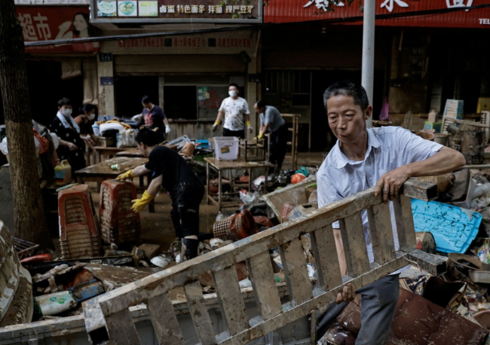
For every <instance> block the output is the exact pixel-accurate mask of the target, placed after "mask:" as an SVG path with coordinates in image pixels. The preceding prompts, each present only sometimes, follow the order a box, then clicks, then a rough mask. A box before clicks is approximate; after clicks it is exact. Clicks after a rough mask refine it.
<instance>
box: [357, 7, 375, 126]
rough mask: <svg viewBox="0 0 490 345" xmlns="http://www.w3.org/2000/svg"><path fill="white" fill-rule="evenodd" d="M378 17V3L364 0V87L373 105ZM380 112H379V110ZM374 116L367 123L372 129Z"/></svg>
mask: <svg viewBox="0 0 490 345" xmlns="http://www.w3.org/2000/svg"><path fill="white" fill-rule="evenodd" d="M375 16H376V1H375V0H364V20H363V29H362V82H361V83H362V86H364V88H365V89H366V93H367V96H368V99H369V102H370V103H371V104H373V87H374V29H375ZM378 111H379V110H378ZM372 121H373V118H372V116H371V117H370V118H369V120H368V121H367V126H368V128H370V127H372V126H373V124H372Z"/></svg>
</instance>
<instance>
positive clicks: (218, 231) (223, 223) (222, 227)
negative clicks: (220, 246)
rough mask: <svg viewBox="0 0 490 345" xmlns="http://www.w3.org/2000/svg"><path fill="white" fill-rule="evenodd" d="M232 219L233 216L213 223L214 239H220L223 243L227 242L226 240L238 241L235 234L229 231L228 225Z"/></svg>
mask: <svg viewBox="0 0 490 345" xmlns="http://www.w3.org/2000/svg"><path fill="white" fill-rule="evenodd" d="M232 217H233V216H231V217H228V218H225V219H222V220H218V221H216V222H215V223H214V225H213V235H214V237H216V238H219V239H222V240H223V241H228V240H232V241H237V240H238V237H237V236H236V234H235V233H234V232H233V231H231V229H230V223H231V218H232Z"/></svg>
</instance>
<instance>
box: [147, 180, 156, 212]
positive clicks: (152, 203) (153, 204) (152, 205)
mask: <svg viewBox="0 0 490 345" xmlns="http://www.w3.org/2000/svg"><path fill="white" fill-rule="evenodd" d="M146 176H147V179H148V186H150V183H151V175H150V174H148V175H146ZM148 186H147V187H146V188H148ZM148 209H149V211H150V213H155V199H153V200H152V201H151V202H150V205H148Z"/></svg>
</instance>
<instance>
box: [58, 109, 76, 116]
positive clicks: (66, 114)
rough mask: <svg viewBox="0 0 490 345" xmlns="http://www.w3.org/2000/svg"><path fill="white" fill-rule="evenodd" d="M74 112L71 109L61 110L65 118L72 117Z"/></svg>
mask: <svg viewBox="0 0 490 345" xmlns="http://www.w3.org/2000/svg"><path fill="white" fill-rule="evenodd" d="M72 111H73V110H71V109H68V108H61V111H60V113H61V115H63V116H64V117H70V115H71V113H72Z"/></svg>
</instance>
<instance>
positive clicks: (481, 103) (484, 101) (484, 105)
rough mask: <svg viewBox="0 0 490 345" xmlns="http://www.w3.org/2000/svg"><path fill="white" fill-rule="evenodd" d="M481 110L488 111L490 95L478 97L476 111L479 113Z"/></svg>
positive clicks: (489, 109)
mask: <svg viewBox="0 0 490 345" xmlns="http://www.w3.org/2000/svg"><path fill="white" fill-rule="evenodd" d="M482 111H490V97H486V98H484V97H480V98H478V105H477V106H476V112H477V113H478V114H479V113H481V112H482Z"/></svg>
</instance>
